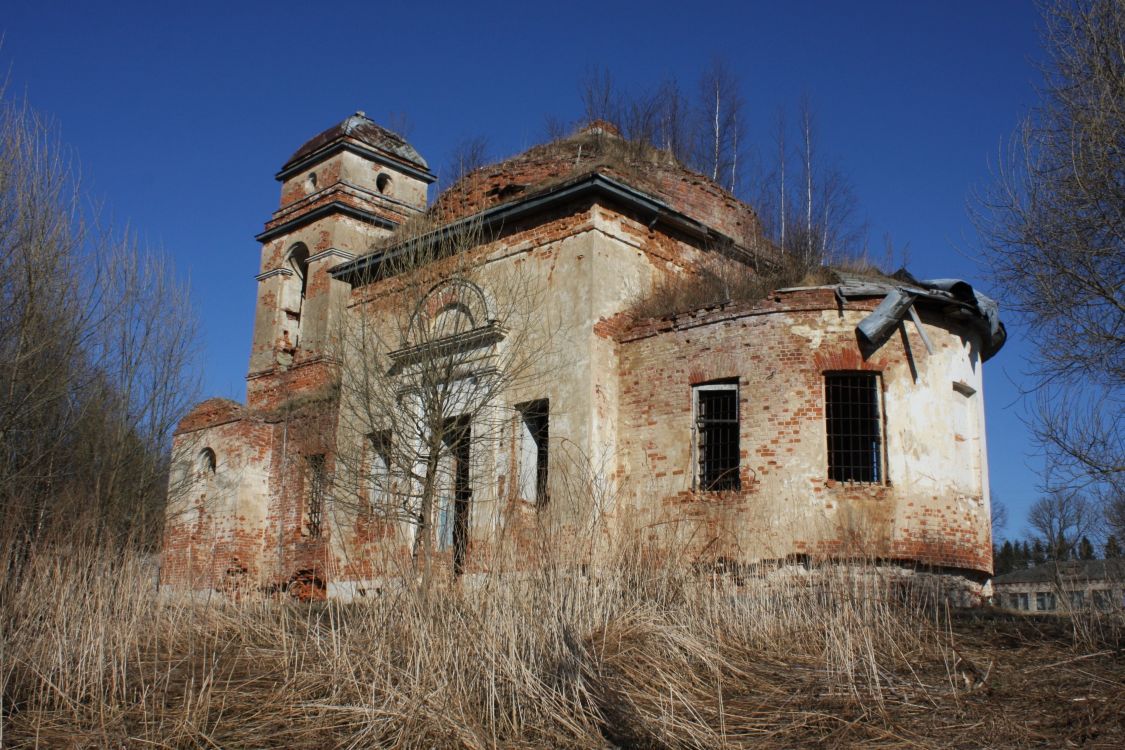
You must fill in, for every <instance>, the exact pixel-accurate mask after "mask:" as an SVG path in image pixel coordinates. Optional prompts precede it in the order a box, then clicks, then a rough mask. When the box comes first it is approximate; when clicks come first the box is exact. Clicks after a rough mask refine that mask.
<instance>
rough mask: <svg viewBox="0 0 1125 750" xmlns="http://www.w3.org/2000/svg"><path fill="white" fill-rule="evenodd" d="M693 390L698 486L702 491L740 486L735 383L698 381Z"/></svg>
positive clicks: (736, 388)
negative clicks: (703, 382) (702, 383)
mask: <svg viewBox="0 0 1125 750" xmlns="http://www.w3.org/2000/svg"><path fill="white" fill-rule="evenodd" d="M693 394H694V400H695V404H694V406H695V429H696V457H697V467H696V476H697V478H698V482H699V484H698V486H699V489H701V490H703V491H704V492H719V491H723V490H737V489H741V486H742V482H741V479H740V477H739V475H738V464H739V453H740V451H739V419H738V383H735V382H728V383H709V384H704V385H697V386H695V388H694V389H693Z"/></svg>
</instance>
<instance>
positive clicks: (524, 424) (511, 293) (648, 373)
mask: <svg viewBox="0 0 1125 750" xmlns="http://www.w3.org/2000/svg"><path fill="white" fill-rule="evenodd" d="M276 179H277V180H278V181H279V182H280V183H281V201H280V207H279V208H278V210H277V211H276V212H275V213H274V214H273V216H272V217H271V218H270V219H269V221H268V222H266V225H265V228H264V231H262V233H261V234H259V235H258V237H257V240H258V241H259V242H260V243H261V266H260V273H259V274H258V276H257V307H256V313H255V321H254V335H253V342H252V346H251V351H250V358H249V371H248V373H247V392H246V403H245V404H239V403H235V402H233V401H230V400H226V399H211V400H208V401H204V402H203V403H201V404H199V405H198V406H197V407H195V408H194V409H193V410H192V411H191V412H190V413H189V414H188V415H187V416H186V417H185V418H184V419H183V420H182V421H181V423H180V425H179V427H178V430H177V432H176V435H175V440H174V457H173V471H172V475H171V480H170V489H169V505H168V507H169V511H168V517H167V523H166V531H165V539H164V549H163V558H162V570H161V580H162V585H164V586H166V587H169V588H171V589H179V590H195V591H199V590H212V589H220V590H233V591H247V592H249V591H290V592H291V593H294V594H299V595H301V596H310V597H338V598H344V599H349V598H353V597H355V596H360V595H364V594H366V593H368V592H369V591H372V590H374V589H378V588H379V587H380V586H382V585H383V582H386V581H388V580H391V579H393V578H394V577H396V576H401V575H403V574H407V573H408V571H412V570H415V569H416V568H415V567H414V566H416V563H417V560H418V556H419V554H422V553H424V554H426V556H427V560H428V561H429V562H430V563H431V564H432V566H433V568H434V570H436V571H438V572H440V573H441V574H443V575H449V576H454V575H476V574H481V573H487V572H490V571H494V570H497V569H500V568H504V569H510V568H518V567H520V566H525V565H529V564H534V563H535V562H536V561H537V560H540V559H550V560H553V561H559V562H563V563H574V564H591V563H592V564H596V561H597V559H598V555H599V554H602V553H605V552H606V551H610V552H612V551H613V550H614V549H616V548H620V547H622V546H624V545H629V544H639V545H642V546H644V547H645V548H646V549H647V550H649V551H650V552H653V551H655V553H657V554H660V553H666V554H675V555H680V556H685V557H686V558H688V559H690V561H691V562H693V563H701V564H715V563H723V564H726V563H730V562H735V563H752V562H761V561H790V562H801V561H811V560H824V559H833V558H849V559H850V558H855V557H858V556H863V557H865V558H867V559H873V560H881V561H887V562H895V563H901V564H905V565H906V566H914V567H924V568H926V569H936V570H940V571H949V572H954V573H956V574H958V575H961V576H964V577H966V578H968V579H970V580H977V581H982V580H983V579H984V578H986V577H987V576H988V575H989V574H990V573H991V570H992V552H991V537H990V508H989V494H988V476H987V462H986V452H985V431H984V410H983V404H982V374H981V368H982V365H983V362H984V361H985V360H987V359H988V358H989V357H991V356H992V355H993V354H995V353H996V352H997V351H998V350H999V348H1000V347H1001V346H1002V345H1003V342H1004V338H1005V334H1004V328H1003V325H1002V324H1001V323H1000V321H999V318H998V316H997V311H996V306H995V304H994V303H993V302H992V301H991V300H989V299H988V298H987V297H984V296H983V295H980V294H979V293H977V292H976V291H975V290H974V289H973V288H972V287H971V286H970V285H969V284H967V283H965V282H963V281H955V280H937V281H927V282H923V281H918V280H916V279H914V278H912V277H909V276H908V275H905V274H899V275H896V276H895V277H886V276H881V275H877V274H869V275H862V274H845V273H827V274H822V275H821V276H820V278H819V280H818V281H815V282H814V283H806V284H805V285H801V286H795V285H789V286H786V287H785V288H779V289H772V288H768V287H767V288H766V291H765V292H764V293H763V294H761V295H758V296H757V297H756V298H753V299H741V300H737V301H730V300H729V299H727V298H726V297H723V298H719V299H714V300H711V301H709V303H708V304H706V305H704V306H698V305H697V306H695V308H694V309H692V310H689V311H686V312H681V313H679V314H675V315H671V314H669V315H663V316H661V317H642V316H640V315H638V314H637V312H636V311H637V309H638V308H637V307H636V305H635V302H636V301H637V300H643V299H645V298H646V296H648V295H653V294H655V293H658V292H659V291H660V290H666V289H669V288H674V287H675V286H676V285H678V284H679V285H690V284H691V283H693V280H695V279H698V278H702V277H704V276H706V277H708V278H734V277H736V276H738V277H739V278H747V277H750V278H753V277H760V278H763V279H767V278H770V276H769V274H770V272H771V269H774V268H776V267H777V266H778V265H779V264H781V263H783V262H784V258H783V257H782V256H781V254H780V252H779V251H778V250H777V249H776V248H775V247H774V246H773V245H772V244H771V243H769V242H768V241H766V240H765V238H764V237H763V233H762V228H761V226H760V223H759V221H758V218H757V216H756V215H755V213H754V211H753V210H752V209H751V208H750V207H749V206H747V205H745V204H744V203H742V202H741V201H739V200H738V199H736V198H735V197H733V196H732V195H730V194H729V193H728V192H726V191H724V190H723V189H722V188H721V187H720V186H719V185H717V184H716V183H715V182H713V181H712V180H710V179H708V178H706V177H704V176H702V175H699V174H696V173H694V172H691V171H689V170H687V169H686V168H684V167H683V166H681V165H680V164H679V163H678V162H677V161H676V160H675V159H673V158H672V157H671V156H670V155H668V154H666V153H664V152H661V151H658V150H656V149H652V148H648V147H643V146H640V145H638V144H633V143H630V142H627V141H625V140H623V139H622V138H621V137H620V136H619V135H618V134H617V132H616V131H615V130H614V129H613V128H612V126H609V125H607V124H604V123H595V124H593V125H590V126H588V127H586V128H584V129H582V130H580V131H578V132H577V133H575V134H574V135H572V136H570V137H569V138H564V139H562V140H559V141H555V142H553V143H548V144H544V145H541V146H537V147H535V148H532V149H530V150H529V151H527V152H525V153H523V154H521V155H519V156H516V157H514V158H512V159H509V160H506V161H504V162H501V163H499V164H496V165H492V166H487V167H483V168H480V169H476V170H474V171H471V172H469V173H468V174H467V175H465V176H463V177H462V178H461V179H460V180H459V181H457V182H455V183H454V184H453V185H452V186H451V187H450V188H448V189H447V190H446V191H445V192H444V193H443V194H442V195H440V196H437V197H436V198H435V199H434V200H433V202H432V203H431V202H429V201H428V196H427V191H428V187H429V185H431V184H432V183H433V182H434V180H435V176H434V174H433V173H432V172H431V170H430V168H429V167H428V165H427V163H426V161H425V159H423V158H422V156H421V155H420V154H419V153H418V152H417V151H416V150H415V149H414V148H413V147H412V146H411V145H410V144H408V143H407V142H406V141H405V140H403V139H402V138H401V137H399V136H398V135H396V134H395V133H392V132H390V131H388V130H386V129H384V128H382V127H380V126H379V125H377V124H375V123H374V122H372V121H371V120H370V119H368V118H367V117H366V116H364V114H363V113H356V114H355V115H353V116H351V117H348V118H347V119H345V120H344V121H342V122H340V123H339V124H337V125H335V126H333V127H331V128H329V129H327V130H325V131H324V132H322V133H320V134H319V135H317V136H316V137H314V138H312V139H311V140H309V141H308V142H307V143H305V144H304V145H303V146H301V147H300V148H299V149H298V150H297V151H296V153H294V154H293V155H292V157H290V158H289V159H288V160H287V161H286V162H285V163H284V165H283V166H282V167H281V170H280V171H279V172H278V173H277V175H276ZM458 239H459V240H460V241H459V242H458V241H457V240H458ZM408 257H409V258H413V259H414V262H413V263H412V264H410V263H403V262H400V261H402V259H404V258H408ZM419 258H421V259H424V262H419V260H418V259H419ZM368 330H370V331H372V332H373V333H372V334H371V335H369V336H368V335H366V334H364V332H365V331H368ZM357 331H358V332H359V333H358V334H357ZM357 342H359V343H357ZM435 403H437V406H436V407H435V406H434V404H435ZM435 420H437V421H435ZM439 428H440V431H441V432H442V434H441V435H440V436H436V437H435V431H436V430H438V429H439ZM423 541H424V542H425V544H422V542H423Z"/></svg>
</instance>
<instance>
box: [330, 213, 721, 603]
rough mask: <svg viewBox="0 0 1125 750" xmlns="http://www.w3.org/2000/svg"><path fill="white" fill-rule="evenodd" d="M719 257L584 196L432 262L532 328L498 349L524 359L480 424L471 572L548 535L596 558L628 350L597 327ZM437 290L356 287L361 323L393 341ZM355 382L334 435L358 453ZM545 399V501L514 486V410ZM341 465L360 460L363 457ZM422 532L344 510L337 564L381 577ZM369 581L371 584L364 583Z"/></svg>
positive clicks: (608, 502)
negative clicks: (468, 253)
mask: <svg viewBox="0 0 1125 750" xmlns="http://www.w3.org/2000/svg"><path fill="white" fill-rule="evenodd" d="M712 255H713V254H712V253H709V252H708V251H706V250H703V249H701V248H699V247H696V246H693V244H692V243H691V242H689V241H687V240H686V239H685V238H682V237H673V236H670V235H667V234H665V233H663V232H661V231H660V230H659V229H655V228H652V227H648V226H646V225H645V224H643V223H641V222H640V221H639V220H638V219H636V218H633V217H629V216H625V215H622V214H621V213H618V212H617V211H614V210H612V209H609V208H606V207H604V206H599V205H586V206H583V207H580V209H579V210H572V211H561V212H560V213H559V214H558V215H557V216H555V217H553V218H552V219H549V220H546V221H542V222H538V223H536V224H535V225H533V226H528V227H511V228H509V232H508V233H505V234H504V235H503V236H502V237H500V238H498V239H496V240H495V241H493V242H489V243H486V244H485V245H483V246H481V247H479V248H477V249H475V250H474V251H472V256H473V257H472V258H466V257H459V258H457V259H453V260H449V261H445V262H439V263H436V264H434V267H433V268H431V269H430V270H429V275H430V276H432V277H433V280H434V282H435V283H437V279H439V278H442V277H448V276H450V275H464V276H465V277H466V278H470V279H471V280H472V281H473V282H474V283H477V284H478V285H479V286H480V287H481V288H482V289H483V290H484V292H485V294H486V295H491V296H492V297H493V303H494V304H495V305H498V306H500V307H501V308H503V311H502V317H504V318H506V319H508V320H509V321H510V322H511V323H513V324H514V325H515V326H518V327H519V328H520V329H521V330H520V331H519V333H518V334H516V335H514V336H513V337H511V338H509V339H508V340H505V341H504V342H502V343H501V344H500V345H499V346H500V347H511V346H516V345H517V344H516V342H517V341H518V342H519V343H518V346H520V347H523V348H524V349H525V352H524V354H525V355H526V357H525V358H524V357H520V356H511V355H510V353H509V354H505V355H503V356H502V357H501V359H503V360H506V361H508V362H516V363H519V365H520V366H521V367H522V368H524V369H523V371H521V372H520V375H519V377H518V378H517V379H516V380H515V381H514V382H513V383H512V386H511V388H510V389H509V390H508V392H506V393H505V394H504V399H503V400H504V403H503V404H501V405H500V406H499V408H498V409H497V410H496V411H495V412H493V417H494V418H495V420H496V422H497V425H495V426H493V427H491V428H488V429H487V430H483V431H485V432H487V433H489V438H488V439H487V440H478V441H476V442H474V445H473V451H474V461H473V467H472V484H473V488H474V495H473V512H472V513H473V515H472V522H471V531H470V540H471V551H472V554H471V555H470V570H478V571H479V570H484V569H488V567H489V566H490V565H491V564H492V561H493V560H494V559H495V556H496V554H499V551H498V550H497V549H496V548H495V547H496V545H497V543H498V542H499V541H500V540H501V538H502V540H503V541H504V542H507V543H508V547H513V546H514V547H515V548H517V549H522V550H523V553H527V552H528V551H529V550H530V549H531V548H532V547H534V546H535V545H536V544H539V545H541V544H542V542H543V535H544V534H548V535H554V536H555V537H556V543H557V544H558V546H559V547H560V548H561V549H564V550H569V551H570V552H573V553H574V554H576V555H577V556H583V555H585V556H588V555H589V554H590V553H591V550H592V549H593V548H594V547H595V546H596V545H597V544H599V543H605V542H606V539H605V538H604V537H602V538H598V535H599V533H600V532H596V531H594V530H595V529H598V528H604V522H605V521H606V519H607V518H608V517H610V516H611V515H612V513H613V511H614V501H615V499H616V495H617V484H616V482H617V477H618V475H619V473H620V466H619V461H620V460H621V459H620V456H619V454H618V450H617V444H618V424H619V414H618V401H619V393H618V389H619V379H618V377H617V373H618V370H619V359H618V346H617V343H616V342H615V341H613V340H612V339H611V338H609V337H608V336H607V335H606V334H605V332H604V331H603V330H601V329H600V328H599V324H600V322H601V321H603V320H605V319H606V318H607V317H611V316H614V315H616V314H618V313H619V312H620V311H621V310H622V309H623V308H624V307H626V306H627V305H628V304H629V303H630V302H631V301H632V300H633V299H634V298H636V297H637V296H639V295H642V294H645V293H647V292H648V291H651V289H652V287H653V285H654V284H655V283H657V282H658V281H659V280H662V279H664V278H666V277H668V276H670V275H674V274H683V273H689V272H691V271H692V270H694V269H695V268H696V267H697V266H698V265H699V264H701V263H702V262H704V260H705V259H706V258H709V257H711V256H712ZM426 288H428V287H427V285H426V284H421V285H417V284H408V285H403V283H402V280H401V279H398V278H395V277H392V278H388V279H383V280H380V281H376V282H374V283H372V284H368V285H364V286H360V287H357V288H356V289H355V290H354V291H353V293H352V302H351V307H350V309H349V316H350V320H351V323H350V325H353V326H356V325H358V323H357V320H358V319H357V316H366V321H367V322H366V323H365V325H371V326H376V327H381V328H380V330H379V333H378V334H377V335H376V336H374V338H376V339H379V340H383V341H393V340H395V336H396V335H397V331H396V330H395V329H396V328H401V327H402V325H403V322H404V316H408V315H409V314H410V311H411V310H412V309H413V308H414V307H416V306H417V305H418V304H419V302H420V300H419V299H418V296H419V291H420V290H422V289H426ZM513 292H516V294H515V296H513V294H512V293H513ZM347 369H348V368H346V367H345V368H344V370H345V377H347V374H346V373H347ZM351 392H353V389H351V388H349V387H348V384H346V383H345V384H344V386H343V388H342V393H343V394H344V399H345V400H344V403H343V404H342V410H343V416H342V419H341V423H340V424H341V426H340V433H339V435H338V440H337V445H338V446H339V449H340V450H341V451H342V452H351V453H352V454H353V455H357V454H358V452H359V451H361V450H362V449H363V447H362V442H363V440H362V438H363V435H362V433H363V432H364V431H365V430H366V429H370V427H362V426H349V423H350V422H352V421H353V420H351V419H350V418H349V415H351V414H353V413H356V412H362V409H361V408H360V407H359V406H358V405H356V404H350V403H348V401H347V399H348V394H349V393H351ZM544 398H545V399H549V402H550V434H551V439H550V445H551V448H550V488H549V497H550V501H549V503H548V504H547V505H546V506H544V507H536V505H535V504H534V503H533V502H530V501H529V499H528V498H522V497H519V496H518V493H517V491H516V487H517V484H518V483H517V481H516V475H517V473H518V472H519V470H520V467H519V466H518V459H517V455H518V453H519V450H518V447H517V445H516V442H517V439H518V437H517V434H516V433H517V432H518V428H519V424H518V419H517V417H518V415H517V412H516V410H515V409H514V407H515V405H517V404H520V403H524V402H528V401H531V400H535V399H544ZM342 463H343V464H350V465H352V466H356V467H362V466H363V461H362V459H359V458H358V457H354V458H352V459H350V460H348V461H345V462H342ZM340 470H341V471H345V470H346V468H344V466H341V468H340ZM341 484H342V485H345V486H350V487H356V486H359V484H360V483H359V480H358V478H357V477H347V478H344V479H343V481H342V482H341ZM356 500H357V501H358V498H356ZM350 505H352V506H353V507H355V506H358V505H360V503H358V502H352V503H350ZM411 534H412V530H411V529H410V528H407V527H405V526H403V525H399V526H398V528H395V529H388V528H386V527H376V526H372V525H371V524H368V523H365V521H364V520H363V519H361V518H347V517H340V516H339V515H338V516H337V524H336V533H335V535H334V537H333V550H334V552H333V554H334V559H335V561H336V566H337V568H338V569H339V570H341V571H343V572H344V576H343V577H345V578H347V577H357V578H364V579H366V578H368V577H369V576H376V575H377V568H378V567H379V564H378V562H376V561H379V560H383V561H387V560H392V559H393V560H396V561H397V562H396V563H395V564H398V565H401V564H402V556H403V555H404V554H405V545H406V544H407V543H408V540H409V539H410V538H411ZM564 540H566V541H564ZM388 546H389V547H397V548H398V550H399V552H398V553H397V555H395V554H388V553H387V549H386V548H387V547H388ZM509 551H510V550H509ZM525 559H526V558H525ZM358 561H363V562H362V563H361V562H358ZM369 562H370V564H368V563H369ZM369 584H370V582H369V581H364V582H363V583H362V584H361V587H367V586H368V585H369Z"/></svg>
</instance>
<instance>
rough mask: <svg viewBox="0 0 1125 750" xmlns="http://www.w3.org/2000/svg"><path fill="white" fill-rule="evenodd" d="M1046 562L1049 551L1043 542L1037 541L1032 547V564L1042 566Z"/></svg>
mask: <svg viewBox="0 0 1125 750" xmlns="http://www.w3.org/2000/svg"><path fill="white" fill-rule="evenodd" d="M1045 562H1047V550H1046V549H1045V548H1044V547H1043V542H1042V541H1040V540H1039V539H1036V540H1035V544H1033V545H1031V563H1032V564H1033V565H1042V564H1043V563H1045Z"/></svg>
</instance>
